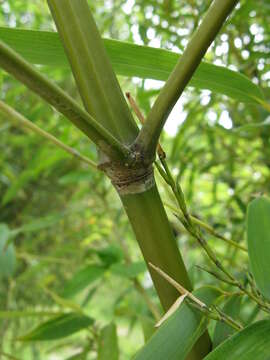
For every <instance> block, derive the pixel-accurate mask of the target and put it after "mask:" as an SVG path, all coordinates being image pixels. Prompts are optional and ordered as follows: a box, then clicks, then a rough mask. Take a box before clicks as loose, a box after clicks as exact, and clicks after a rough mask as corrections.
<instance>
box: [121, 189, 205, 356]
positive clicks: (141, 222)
mask: <svg viewBox="0 0 270 360" xmlns="http://www.w3.org/2000/svg"><path fill="white" fill-rule="evenodd" d="M121 200H122V203H123V205H124V208H125V210H126V213H127V215H128V218H129V221H130V224H131V226H132V228H133V230H134V233H135V235H136V238H137V241H138V243H139V246H140V248H141V251H142V254H143V256H144V259H145V262H146V264H147V266H148V269H149V272H150V274H151V277H152V280H153V283H154V286H155V288H156V290H157V293H158V296H159V298H160V301H161V303H162V305H163V308H164V310H168V309H169V308H170V307H171V305H172V304H173V303H174V302H175V300H176V299H177V298H178V297H179V293H178V291H177V290H176V289H175V288H174V287H173V286H172V285H171V284H169V283H168V282H167V281H166V280H165V279H163V278H161V277H160V276H159V274H158V273H156V272H155V270H153V268H151V266H149V263H152V264H155V265H156V266H158V267H159V268H160V269H162V270H163V271H165V272H166V273H167V274H168V275H169V276H171V277H173V278H174V279H175V280H176V281H177V282H178V283H180V284H181V285H182V286H183V287H184V288H186V289H187V290H192V286H191V283H190V280H189V278H188V274H187V271H186V269H185V265H184V263H183V260H182V257H181V254H180V252H179V249H178V247H177V244H176V239H175V237H174V235H173V232H172V229H171V226H170V223H169V221H168V218H167V215H166V212H165V210H164V207H163V205H162V202H161V199H160V196H159V193H158V191H157V188H156V186H154V187H152V188H151V189H149V190H148V191H145V192H143V193H139V194H127V195H122V196H121ZM210 346H211V343H210V339H209V336H208V334H207V333H205V334H204V335H202V337H201V338H200V339H199V340H198V342H197V343H196V345H195V346H194V348H193V349H192V351H191V353H190V354H189V357H188V360H196V359H202V358H203V357H204V356H205V355H206V354H207V353H208V352H209V350H210Z"/></svg>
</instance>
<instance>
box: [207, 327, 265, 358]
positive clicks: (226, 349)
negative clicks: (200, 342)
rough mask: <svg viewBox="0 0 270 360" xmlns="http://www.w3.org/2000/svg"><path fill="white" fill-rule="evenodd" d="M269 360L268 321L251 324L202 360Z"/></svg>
mask: <svg viewBox="0 0 270 360" xmlns="http://www.w3.org/2000/svg"><path fill="white" fill-rule="evenodd" d="M228 359H230V360H240V359H241V360H269V359H270V321H269V320H263V321H259V322H257V323H255V324H252V325H250V326H248V327H247V328H245V329H244V330H242V331H240V332H239V333H237V334H235V335H233V336H232V337H231V338H230V339H228V340H227V341H225V342H224V343H222V344H221V345H220V346H218V347H217V348H216V349H215V350H214V351H212V352H211V353H210V354H209V355H208V356H206V358H205V359H204V360H228Z"/></svg>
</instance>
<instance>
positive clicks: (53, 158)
mask: <svg viewBox="0 0 270 360" xmlns="http://www.w3.org/2000/svg"><path fill="white" fill-rule="evenodd" d="M209 3H210V1H202V0H189V1H185V2H184V1H182V2H181V4H179V2H177V1H175V0H158V1H152V0H147V1H146V0H127V1H126V0H114V1H113V0H104V1H103V0H98V1H96V2H90V1H89V5H90V6H91V8H92V10H93V11H94V14H95V18H96V21H97V23H98V25H99V29H100V31H101V33H102V35H103V36H105V37H111V38H115V39H120V40H126V41H131V42H136V43H139V44H146V45H150V46H155V47H162V48H167V49H173V50H174V51H178V52H181V51H182V50H183V48H184V47H185V45H186V44H187V41H188V39H189V38H190V36H191V34H192V32H193V30H194V29H195V27H196V26H197V25H198V22H199V20H200V18H201V16H202V15H203V13H204V12H205V10H206V9H207V7H208V5H209ZM269 24H270V5H269V2H268V0H261V1H260V2H254V1H251V0H246V1H241V2H240V6H239V7H238V9H237V11H235V12H234V14H233V16H232V19H231V21H230V23H229V25H227V26H225V27H224V28H223V29H222V31H221V33H220V35H219V36H218V38H217V39H216V40H215V42H214V44H213V45H212V46H211V49H210V50H209V51H208V53H207V55H206V60H207V61H209V62H212V63H215V64H219V65H224V66H227V67H230V68H232V69H234V70H237V71H239V72H241V73H243V74H245V75H246V76H248V77H249V78H250V79H252V80H253V81H254V82H255V83H256V84H259V85H260V87H261V88H262V90H263V91H264V93H265V97H266V100H267V101H268V102H269V98H270V92H269V83H270V58H269V51H270V45H269V44H270V41H269V40H270V26H269ZM0 26H8V27H15V26H16V27H19V28H26V29H37V30H53V29H54V25H53V22H52V19H51V16H50V14H49V10H48V8H47V5H46V2H44V1H41V0H36V1H34V2H21V1H16V0H12V1H6V0H4V1H2V2H0ZM41 70H42V71H43V72H44V73H46V74H47V75H48V76H49V77H50V78H52V79H55V80H56V81H57V82H58V83H59V84H60V85H61V86H62V87H63V88H64V89H66V90H67V91H68V92H69V93H70V94H71V95H72V96H73V97H75V98H76V99H77V100H78V101H80V99H79V97H78V94H77V91H76V89H75V86H74V82H73V79H72V77H71V74H70V73H69V71H68V69H67V68H64V69H61V68H51V67H42V68H41ZM119 81H120V83H121V86H122V88H123V91H130V92H131V94H133V96H134V97H136V99H137V101H138V104H139V106H140V108H141V109H142V110H143V111H144V112H145V113H147V112H148V111H149V109H150V106H151V104H152V102H153V100H154V98H155V96H156V95H157V93H158V90H159V89H160V87H161V86H162V83H161V82H157V81H153V80H140V79H137V78H134V79H128V78H124V77H120V78H119ZM0 84H1V100H3V101H5V102H6V103H8V104H9V105H11V106H13V107H14V108H15V109H17V110H18V111H19V112H21V113H22V114H24V116H26V117H27V118H28V119H30V120H31V121H33V122H34V123H35V124H37V125H38V126H40V127H41V128H43V129H44V130H46V131H48V132H50V133H52V134H54V135H55V136H56V137H57V138H59V139H60V140H61V141H63V142H64V143H66V144H68V145H69V146H72V147H74V148H76V149H77V150H79V151H80V152H81V153H83V154H84V155H86V156H88V157H89V158H91V159H93V160H95V159H96V152H95V148H94V146H93V145H91V144H89V142H88V140H87V139H86V137H85V136H84V135H82V134H81V133H80V132H79V131H78V130H76V129H75V128H74V127H73V126H72V125H71V124H69V123H68V122H67V121H66V119H64V118H63V117H62V116H61V115H59V114H58V113H56V112H55V111H54V110H52V109H51V108H49V107H48V106H47V105H46V104H45V103H44V102H43V101H41V100H40V99H39V98H38V97H37V96H35V95H33V94H32V93H31V92H30V91H28V90H27V89H26V88H25V87H24V86H22V85H20V84H19V83H18V82H17V81H15V80H13V79H12V78H11V77H10V76H8V75H7V74H6V73H4V72H3V71H1V72H0ZM269 120H270V118H269V114H268V113H267V111H266V110H264V109H263V108H261V107H260V106H257V105H248V104H245V105H244V104H242V103H237V102H235V101H233V100H232V99H228V98H226V97H225V96H221V95H218V94H214V93H210V92H209V91H202V92H198V91H195V90H192V89H188V90H186V91H185V94H184V95H183V97H182V98H181V100H180V101H179V102H178V103H177V105H176V107H175V108H174V110H173V112H172V115H171V117H170V118H169V120H168V124H167V125H166V127H165V129H166V131H164V132H163V134H162V140H161V142H162V145H163V147H164V148H165V150H166V153H167V158H168V163H169V165H170V167H171V169H172V171H173V174H174V175H175V176H176V177H177V178H178V180H179V181H181V184H182V187H183V190H184V193H185V195H186V200H187V203H188V205H189V206H190V209H191V212H192V214H193V215H195V216H197V217H198V218H200V219H202V220H203V221H205V222H206V223H208V224H210V225H211V226H212V227H213V228H214V229H215V230H217V231H219V232H220V233H221V234H223V235H225V236H226V237H228V238H231V239H233V240H234V241H236V242H241V243H244V242H245V215H246V208H247V204H248V202H249V201H250V200H251V199H252V198H253V197H254V196H256V195H257V194H260V193H264V194H269V192H270V185H269V184H270V182H269V178H270V172H269V170H270V143H269V135H270V127H269ZM0 154H1V156H0V223H1V227H0V231H1V232H3V231H6V230H7V229H8V230H7V231H9V232H10V238H11V239H12V241H13V243H14V246H15V248H16V258H17V261H16V269H14V272H13V275H12V276H9V277H8V278H7V277H3V278H2V277H1V276H0V278H1V279H0V310H1V311H0V353H1V352H5V353H9V354H12V356H14V357H17V358H20V359H27V360H28V359H35V360H36V359H37V360H38V359H44V360H45V359H76V358H78V359H96V358H97V352H98V351H99V349H100V348H101V341H102V338H101V337H102V336H103V337H105V340H104V341H106V342H108V343H113V346H114V347H115V348H116V349H117V344H115V336H116V334H115V331H116V330H115V328H114V325H112V321H113V322H114V323H116V326H117V334H118V342H119V349H120V359H130V358H131V356H132V355H133V354H134V353H135V352H136V351H137V350H138V349H139V348H140V347H141V345H143V343H144V337H143V336H144V334H143V330H145V326H144V324H147V321H148V327H149V323H150V324H151V322H153V315H152V313H151V312H150V311H149V308H148V307H147V304H146V302H145V295H147V297H149V298H150V299H151V301H153V302H154V305H155V306H159V305H158V300H157V297H156V295H155V292H154V289H153V287H152V283H151V281H150V278H149V276H148V274H147V273H146V272H145V267H144V266H143V265H142V263H141V261H142V258H141V254H140V251H139V249H138V246H137V244H136V243H135V241H134V237H133V234H132V232H131V229H130V227H129V225H128V221H127V218H126V216H125V214H124V212H123V210H122V208H121V205H120V201H119V200H118V197H117V195H116V193H115V191H114V190H113V188H112V186H111V185H110V183H109V181H108V180H107V179H105V177H104V176H103V174H102V173H101V172H97V171H94V170H92V169H90V168H89V167H87V165H85V164H83V163H80V162H78V161H76V160H74V159H72V158H71V157H70V156H69V155H67V154H65V153H64V152H63V151H62V150H61V149H58V148H56V147H54V146H53V145H51V144H49V143H47V142H46V140H43V139H42V138H39V137H38V136H37V135H36V134H34V133H31V132H30V131H24V130H23V129H21V128H18V127H16V125H14V124H13V123H11V122H9V120H8V119H6V118H0ZM157 181H158V183H159V188H160V191H161V194H162V197H163V199H164V200H165V201H166V202H168V203H171V204H172V203H173V202H174V199H173V197H172V195H171V193H170V191H169V190H168V188H167V187H166V186H165V184H164V182H163V181H162V179H160V177H159V175H158V174H157ZM168 215H169V216H170V219H171V222H172V224H173V226H174V230H175V233H176V235H177V239H178V241H179V246H180V247H181V252H182V254H183V257H184V260H185V263H186V264H187V267H188V269H189V273H190V276H191V278H192V281H193V283H194V284H195V287H196V288H197V287H198V286H199V285H201V284H205V283H207V284H215V285H216V280H215V279H213V278H211V277H210V276H208V275H207V274H206V273H203V272H201V271H200V270H198V269H197V268H196V267H195V265H199V264H204V263H206V264H207V263H208V262H209V260H208V259H207V258H206V257H205V255H204V254H203V252H202V251H201V249H200V248H199V247H198V246H197V244H196V243H195V242H194V241H193V240H192V239H191V238H190V236H188V235H187V233H185V232H184V230H183V229H182V228H180V227H179V225H178V224H177V223H176V219H175V217H174V215H173V214H172V213H171V212H170V211H169V210H168ZM149 216H151V214H149ZM3 224H5V225H3ZM1 236H2V237H4V235H3V234H2V233H0V238H1ZM207 238H208V240H209V244H210V245H211V246H213V248H215V250H216V252H217V253H218V254H219V255H221V256H222V258H223V262H224V264H225V266H227V267H229V268H230V269H232V270H233V271H234V274H235V275H236V276H239V278H241V277H244V276H245V271H246V268H247V255H246V254H245V253H243V252H239V251H238V250H236V249H235V248H233V247H231V246H229V245H227V244H225V243H223V242H222V241H221V240H217V239H214V238H212V237H211V236H208V237H207ZM1 246H2V245H1V243H0V249H2V248H1ZM1 256H2V255H1V254H0V261H2V257H1ZM128 263H130V264H129V265H127V264H128ZM12 266H13V265H12ZM0 269H1V264H0ZM89 273H91V274H90V275H89ZM10 275H11V274H10ZM135 276H136V281H138V282H139V284H142V285H141V286H142V288H140V287H139V290H138V287H136V286H135V285H134V278H135ZM74 279H75V280H74ZM78 279H79V280H78ZM74 282H75V285H76V284H77V285H78V283H79V285H78V286H77V287H76V289H75V290H74V287H73V286H74ZM219 285H220V286H221V287H222V288H225V287H224V285H222V284H219ZM70 289H73V290H72V292H73V295H72V296H71V298H70V297H69V296H64V294H65V293H66V294H70V291H71V290H70ZM142 289H143V291H142ZM142 292H143V295H142ZM67 297H68V298H69V300H66V298H67ZM63 299H64V300H63ZM65 301H71V303H70V302H65ZM72 306H79V307H80V309H83V311H84V312H85V313H86V314H87V315H89V316H90V317H91V318H94V319H96V321H95V323H94V325H93V326H92V327H91V330H89V331H82V332H80V333H79V334H78V335H74V336H72V337H69V338H67V339H63V340H61V341H59V342H56V343H53V342H48V343H46V342H43V343H42V344H41V343H37V344H35V343H33V344H32V345H31V344H30V345H29V344H25V343H23V342H21V341H17V340H16V339H17V337H19V336H21V335H23V334H26V333H28V332H29V331H30V330H32V329H33V328H34V327H35V326H36V325H37V324H38V323H40V321H41V320H42V321H44V322H45V321H46V319H47V318H48V315H50V314H51V313H56V315H57V314H58V313H59V311H60V310H59V309H62V308H67V309H68V308H69V311H70V307H71V308H72ZM5 310H6V311H9V312H10V313H11V312H12V311H14V312H17V315H18V316H14V314H15V313H14V314H13V318H8V317H7V314H8V313H6V315H4V313H3V311H5ZM34 312H37V314H38V316H37V315H35V316H34V315H33V313H34ZM239 316H240V318H243V319H246V318H249V321H250V322H252V321H254V320H255V319H259V318H260V317H261V314H260V313H258V311H256V307H255V306H254V305H253V304H251V303H250V301H249V300H246V301H243V303H242V307H241V312H240V315H239ZM142 319H146V320H144V321H142ZM142 323H143V328H144V329H143V328H142V325H141V324H142ZM110 333H112V334H113V335H112V336H113V339H110V338H108V337H109V336H110ZM148 333H149V329H148ZM100 334H101V337H100ZM115 352H116V353H117V354H118V350H115ZM76 354H78V356H77V357H76ZM73 355H74V356H73ZM117 356H118V355H117ZM99 358H100V359H103V358H104V357H102V355H99Z"/></svg>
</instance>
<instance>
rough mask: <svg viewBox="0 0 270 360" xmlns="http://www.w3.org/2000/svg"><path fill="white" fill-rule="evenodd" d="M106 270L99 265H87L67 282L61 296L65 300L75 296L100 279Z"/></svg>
mask: <svg viewBox="0 0 270 360" xmlns="http://www.w3.org/2000/svg"><path fill="white" fill-rule="evenodd" d="M105 270H106V269H105V268H104V267H102V266H99V265H87V266H86V267H84V268H82V269H81V270H79V271H78V272H77V273H76V274H75V275H74V276H73V277H72V278H71V279H70V280H68V281H67V282H66V284H65V285H64V289H63V291H62V293H61V296H62V297H64V298H70V297H73V296H75V295H76V294H78V293H79V292H80V291H82V290H84V289H85V288H86V287H88V286H89V285H90V284H92V283H93V282H94V281H96V280H98V279H100V278H101V277H102V276H103V275H104V273H105Z"/></svg>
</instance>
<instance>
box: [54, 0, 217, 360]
mask: <svg viewBox="0 0 270 360" xmlns="http://www.w3.org/2000/svg"><path fill="white" fill-rule="evenodd" d="M48 4H49V6H50V9H51V13H52V15H53V17H54V20H55V23H56V26H57V28H58V32H59V34H60V37H61V39H62V42H63V44H64V47H65V51H66V53H67V56H68V58H69V61H70V65H71V68H72V71H73V74H74V77H75V80H76V83H77V86H78V90H79V92H80V95H81V97H82V99H83V102H84V105H85V107H86V109H87V110H88V111H89V112H90V114H92V115H93V116H95V118H96V119H97V120H98V121H100V123H101V124H102V125H103V126H104V127H105V128H106V129H108V130H109V131H112V133H113V135H114V136H115V137H117V138H118V139H119V140H121V141H123V142H124V143H126V144H130V143H132V142H133V141H134V140H135V138H136V136H137V134H138V129H137V128H136V127H135V126H134V120H133V118H132V115H131V113H130V112H129V113H127V109H126V107H127V104H126V102H125V99H124V96H123V94H122V92H121V91H120V92H119V85H118V83H117V80H116V77H115V74H114V72H113V70H112V67H111V65H110V64H109V60H108V59H107V56H106V53H105V51H104V48H103V43H102V40H101V37H100V35H99V33H98V30H97V27H96V25H95V22H94V20H93V18H92V15H91V13H90V11H89V8H88V5H87V2H86V0H77V1H74V0H48ZM100 64H103V66H100ZM104 74H107V75H104ZM108 78H109V79H110V81H109V84H108ZM107 166H108V167H109V170H108V173H110V176H111V177H113V183H119V179H117V175H118V176H120V177H121V179H120V180H126V179H125V176H127V178H128V182H130V184H129V185H130V186H129V185H127V186H125V187H124V188H125V189H124V191H123V189H121V190H119V187H118V186H116V188H117V189H118V190H119V195H120V198H121V200H122V203H123V205H124V208H125V210H126V213H127V215H128V218H129V221H130V224H131V226H132V228H133V230H134V233H135V235H136V239H137V241H138V243H139V246H140V248H141V251H142V254H143V256H144V259H145V261H146V263H147V264H148V262H152V263H153V264H155V265H156V266H158V267H160V268H162V269H163V270H164V271H165V272H166V273H168V274H169V275H170V276H172V277H173V278H174V279H175V280H176V281H178V282H180V283H181V284H182V285H183V286H185V287H186V288H187V289H189V290H191V283H190V280H189V278H188V274H187V271H186V268H185V265H184V263H183V260H182V257H181V255H180V252H179V249H178V247H177V244H176V240H175V238H174V235H173V232H172V229H171V226H170V223H169V221H168V218H167V215H166V213H165V210H164V207H163V205H162V202H161V199H160V196H159V193H158V190H157V188H156V185H155V184H154V180H153V173H152V171H151V170H150V172H149V174H148V175H147V176H145V174H146V173H147V172H148V171H149V168H148V169H144V168H141V169H137V170H139V171H140V172H141V175H142V178H143V179H144V180H142V181H141V180H140V179H139V180H138V178H140V176H139V177H138V176H137V175H135V177H134V178H133V175H132V174H133V173H132V171H133V170H132V169H131V170H130V169H126V168H125V164H110V163H109V164H107ZM115 166H116V169H115V168H114V167H115ZM117 166H118V168H117ZM115 170H116V171H115ZM114 171H115V173H114ZM135 172H136V169H135ZM112 173H113V174H112ZM124 182H125V181H124ZM133 182H134V183H135V185H134V184H133ZM118 185H119V184H118ZM133 185H134V186H133ZM149 270H150V273H151V277H152V279H153V282H154V286H155V288H156V290H157V293H158V296H159V298H160V301H161V303H162V305H163V308H164V310H167V309H168V308H169V307H170V306H171V305H172V303H173V302H174V301H175V300H176V298H177V297H178V296H179V294H178V293H177V291H176V290H175V289H174V288H173V287H172V286H171V285H170V284H169V283H168V282H166V281H165V280H164V279H162V278H161V277H160V276H158V275H157V274H155V273H154V272H152V269H149ZM210 346H211V344H210V339H209V337H208V335H207V334H206V335H204V338H203V339H202V340H200V341H199V342H198V343H197V344H196V345H195V347H194V349H193V350H192V353H191V354H190V356H189V360H199V359H202V358H203V357H204V356H205V355H206V354H207V353H208V351H209V349H210Z"/></svg>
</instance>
